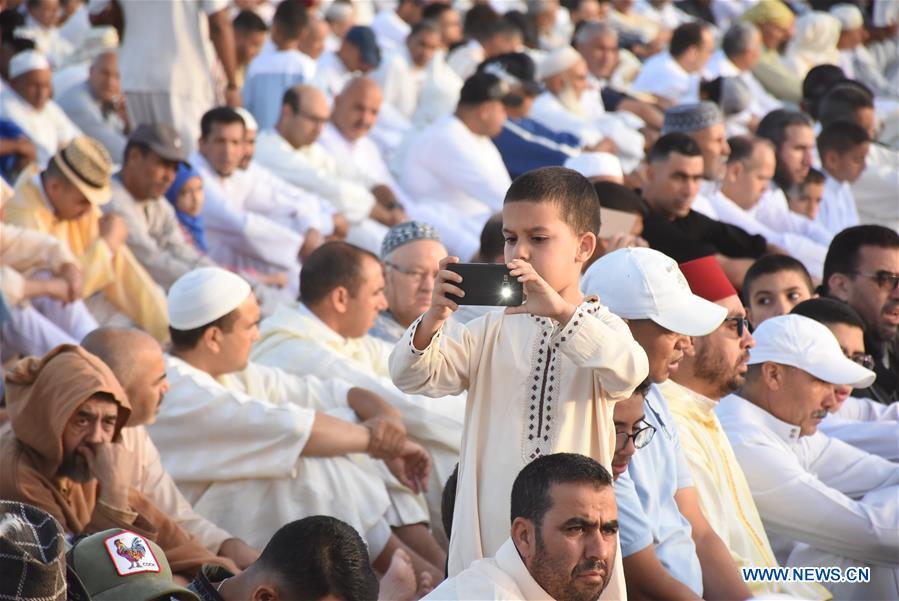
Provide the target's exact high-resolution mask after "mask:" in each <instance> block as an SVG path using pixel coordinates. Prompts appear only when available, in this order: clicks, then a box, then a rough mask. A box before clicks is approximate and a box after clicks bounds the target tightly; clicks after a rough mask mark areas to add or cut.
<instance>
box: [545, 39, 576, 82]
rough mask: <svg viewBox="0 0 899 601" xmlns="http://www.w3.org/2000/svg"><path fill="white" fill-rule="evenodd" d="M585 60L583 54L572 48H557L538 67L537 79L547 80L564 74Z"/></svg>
mask: <svg viewBox="0 0 899 601" xmlns="http://www.w3.org/2000/svg"><path fill="white" fill-rule="evenodd" d="M582 60H584V57H582V56H581V53H580V52H578V51H577V50H575V49H574V48H572V47H571V46H562V47H561V48H556V49H555V50H553V51H552V52H550V53H549V54H547V55H546V56H545V57H543V60H542V61H540V65H539V66H538V67H537V79H546V78H547V77H552V76H553V75H558V74H559V73H563V72H565V71H567V70H568V69H570V68H572V67H573V66H575V65H576V64H578V63H579V62H580V61H582Z"/></svg>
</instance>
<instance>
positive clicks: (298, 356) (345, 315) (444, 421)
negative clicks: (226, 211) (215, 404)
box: [251, 242, 465, 565]
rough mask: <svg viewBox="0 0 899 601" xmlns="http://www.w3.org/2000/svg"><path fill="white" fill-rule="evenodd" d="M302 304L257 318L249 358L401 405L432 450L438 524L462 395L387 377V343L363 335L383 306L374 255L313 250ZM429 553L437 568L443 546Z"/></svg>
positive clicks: (410, 428) (335, 248)
mask: <svg viewBox="0 0 899 601" xmlns="http://www.w3.org/2000/svg"><path fill="white" fill-rule="evenodd" d="M388 254H389V250H388ZM441 258H442V257H441ZM388 269H390V268H389V267H388ZM429 275H430V274H426V275H425V277H429ZM407 277H408V276H407ZM300 301H301V302H299V303H297V304H293V305H286V304H282V305H281V306H279V307H278V309H277V310H276V311H275V313H274V314H273V315H272V316H271V317H269V318H267V319H265V320H263V321H262V323H261V324H260V326H259V334H260V337H261V338H260V340H259V342H258V343H257V344H256V345H255V347H254V348H253V352H252V353H251V358H252V360H253V361H255V362H258V363H260V364H262V365H266V366H268V367H276V368H279V369H283V370H284V371H286V372H288V373H292V374H296V375H307V374H311V375H314V376H316V377H319V378H322V379H327V378H339V379H341V380H343V381H346V382H349V383H350V384H353V385H355V386H360V387H363V388H366V389H367V390H371V391H373V392H375V393H376V394H378V395H380V396H382V397H384V398H385V399H387V400H388V401H389V402H390V403H391V405H393V406H394V407H396V408H397V409H399V411H400V413H401V414H402V418H403V423H404V425H405V426H406V430H407V432H408V434H409V436H410V437H411V438H412V439H414V440H416V441H417V442H419V443H421V444H422V445H423V446H424V447H425V449H426V450H427V451H428V452H429V453H430V454H431V457H432V460H433V465H434V469H433V474H434V475H433V477H432V479H431V482H430V485H429V487H428V488H429V490H430V494H429V495H428V497H429V506H430V509H431V516H432V519H431V523H434V524H436V523H439V516H440V511H439V504H440V493H441V490H442V488H443V483H444V482H445V481H446V479H447V478H448V477H449V474H450V472H451V471H452V469H453V466H454V465H455V464H456V462H458V460H459V450H460V447H461V439H462V421H463V418H464V414H465V396H464V395H459V396H453V397H443V398H439V399H431V398H428V397H424V396H421V395H407V394H404V393H402V392H400V391H399V390H398V389H397V387H396V386H395V385H394V384H393V382H392V381H391V379H390V373H389V371H388V369H387V359H388V357H389V356H390V351H392V350H393V345H392V344H389V343H387V342H384V341H383V340H380V339H378V338H375V337H374V336H369V335H368V334H367V332H368V330H369V329H370V328H371V326H372V324H373V323H374V320H375V317H376V316H377V315H378V313H379V312H380V311H381V310H383V309H385V308H386V307H387V302H386V301H385V299H384V275H383V270H382V268H381V262H380V261H379V260H378V258H377V257H376V256H375V255H373V254H370V253H368V252H366V251H364V250H362V249H361V248H358V247H355V246H352V245H350V244H346V243H345V242H329V243H327V244H325V245H323V246H321V247H319V249H318V250H316V251H315V252H314V253H312V255H310V256H309V259H308V260H307V261H306V263H305V264H304V265H303V271H302V272H301V273H300ZM416 317H417V316H416ZM434 552H435V555H436V556H437V557H436V558H435V559H433V560H432V561H433V563H434V564H435V565H443V561H444V558H443V557H442V555H443V553H442V551H440V550H437V549H435V550H434Z"/></svg>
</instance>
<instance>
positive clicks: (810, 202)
mask: <svg viewBox="0 0 899 601" xmlns="http://www.w3.org/2000/svg"><path fill="white" fill-rule="evenodd" d="M823 195H824V184H823V183H821V184H817V183H816V184H805V185H804V186H803V187H802V194H800V195H799V196H798V197H792V198H789V199H787V205H788V206H789V207H790V210H791V211H793V212H794V213H799V214H800V215H805V216H806V217H808V218H809V219H814V218H815V217H817V216H818V208H819V207H820V206H821V197H822V196H823Z"/></svg>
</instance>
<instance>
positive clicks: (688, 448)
mask: <svg viewBox="0 0 899 601" xmlns="http://www.w3.org/2000/svg"><path fill="white" fill-rule="evenodd" d="M680 267H681V271H682V272H683V274H684V277H685V278H686V280H687V282H688V283H689V285H690V288H691V289H692V290H695V291H696V293H697V294H698V295H699V296H701V297H703V298H704V299H706V300H708V301H710V302H713V303H715V304H716V305H718V306H720V307H723V308H724V309H726V310H727V318H726V319H725V320H724V322H723V323H722V324H721V325H719V326H718V327H717V328H716V329H715V330H713V331H711V332H710V333H708V334H706V335H705V336H699V337H694V338H693V352H692V353H687V355H686V356H685V357H684V360H683V361H682V362H681V365H680V367H679V368H678V370H677V371H676V372H675V373H674V374H672V376H671V381H669V382H666V383H665V384H663V385H662V386H661V388H660V390H661V392H662V393H663V394H664V395H665V398H666V399H667V400H668V405H669V407H670V408H671V414H672V415H673V416H674V421H675V423H676V425H677V430H678V434H679V436H680V440H681V443H682V444H683V448H684V456H685V457H686V458H687V464H688V465H689V467H690V474H691V476H692V477H693V482H694V484H695V489H694V497H695V499H696V501H697V504H698V507H699V508H700V509H701V511H702V514H703V515H704V516H705V518H706V519H707V520H708V524H709V526H710V527H711V528H712V529H713V530H714V531H715V532H716V533H717V534H718V536H719V537H720V538H721V540H722V542H723V543H724V545H725V546H726V547H727V548H728V549H729V550H730V556H731V557H732V558H733V563H734V564H736V567H737V568H743V567H772V568H773V567H777V560H776V559H775V557H774V553H773V552H772V551H771V545H770V543H769V542H768V536H767V534H766V533H765V528H764V527H763V526H762V521H761V519H760V518H759V514H758V510H757V509H756V506H755V502H754V501H753V500H752V494H751V492H750V489H749V485H747V484H746V478H745V477H744V475H743V471H742V470H741V469H740V464H739V463H737V460H736V458H735V457H734V455H733V451H732V450H731V448H730V444H729V443H728V441H727V436H726V435H725V434H724V430H723V429H722V428H721V424H720V423H719V422H718V419H717V418H716V417H715V413H714V409H715V407H716V405H717V404H718V401H719V399H720V398H721V397H722V396H724V395H726V394H728V393H730V392H733V391H734V390H736V389H737V387H738V386H739V385H740V384H741V382H742V381H743V374H744V373H745V371H746V360H747V359H748V349H749V348H751V347H752V344H753V341H752V336H751V335H750V333H749V327H748V322H747V321H746V314H745V309H744V308H743V305H742V303H741V302H740V299H739V297H738V296H737V292H736V290H734V288H733V286H731V284H730V282H728V280H727V278H726V277H725V275H724V273H723V272H722V271H721V268H720V266H719V265H718V263H717V262H716V261H715V260H714V258H712V257H705V258H703V259H698V260H696V261H690V262H688V263H684V264H682V265H681V266H680ZM749 587H750V590H751V591H752V593H753V595H765V594H774V593H781V594H788V595H791V596H794V597H797V598H801V599H827V598H829V597H830V595H829V594H828V593H827V591H825V590H823V589H822V588H821V587H819V586H816V585H814V584H807V583H802V582H796V583H776V582H751V583H749Z"/></svg>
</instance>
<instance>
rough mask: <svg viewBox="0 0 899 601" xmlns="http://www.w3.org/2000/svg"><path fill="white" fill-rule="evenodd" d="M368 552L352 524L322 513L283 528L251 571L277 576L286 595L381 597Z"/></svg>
mask: <svg viewBox="0 0 899 601" xmlns="http://www.w3.org/2000/svg"><path fill="white" fill-rule="evenodd" d="M368 555H369V554H368V549H367V548H366V546H365V543H364V542H363V541H362V537H360V536H359V533H358V532H356V531H355V530H354V529H353V527H352V526H350V525H349V524H345V523H344V522H341V521H340V520H338V519H337V518H333V517H330V516H324V515H316V516H312V517H308V518H303V519H302V520H297V521H295V522H291V523H289V524H287V525H285V526H282V527H281V528H279V529H278V531H277V532H275V534H274V536H272V538H271V539H270V540H269V541H268V544H266V545H265V548H264V549H263V550H262V554H261V555H260V556H259V559H257V560H256V563H254V564H253V566H252V568H251V569H254V570H255V569H257V568H259V569H261V570H264V571H265V572H268V573H269V574H273V575H274V577H275V578H274V579H275V581H276V582H277V583H278V584H280V585H282V586H284V587H286V590H282V591H280V592H281V594H282V596H283V597H284V598H286V599H322V598H324V597H327V596H329V595H330V596H334V597H337V598H339V599H342V600H343V601H375V600H376V599H377V598H378V578H377V576H375V573H374V571H373V570H372V568H371V563H370V560H369V556H368Z"/></svg>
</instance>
